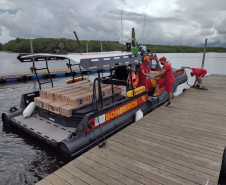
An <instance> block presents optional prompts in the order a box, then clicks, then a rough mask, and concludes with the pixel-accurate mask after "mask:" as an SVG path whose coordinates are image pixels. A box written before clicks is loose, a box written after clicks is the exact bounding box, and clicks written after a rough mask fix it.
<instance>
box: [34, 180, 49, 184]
mask: <svg viewBox="0 0 226 185" xmlns="http://www.w3.org/2000/svg"><path fill="white" fill-rule="evenodd" d="M36 185H51V183H50V182H48V181H47V180H46V179H42V180H40V181H39V182H37V183H36Z"/></svg>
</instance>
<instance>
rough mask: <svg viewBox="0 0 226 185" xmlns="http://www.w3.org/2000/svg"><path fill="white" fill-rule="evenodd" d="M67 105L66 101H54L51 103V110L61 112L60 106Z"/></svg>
mask: <svg viewBox="0 0 226 185" xmlns="http://www.w3.org/2000/svg"><path fill="white" fill-rule="evenodd" d="M64 105H66V103H64V102H60V101H54V102H51V103H49V111H51V112H55V113H57V114H60V107H62V106H64Z"/></svg>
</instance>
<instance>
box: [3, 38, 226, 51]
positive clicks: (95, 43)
mask: <svg viewBox="0 0 226 185" xmlns="http://www.w3.org/2000/svg"><path fill="white" fill-rule="evenodd" d="M80 42H81V46H82V48H83V50H84V52H87V45H88V52H99V51H101V44H102V51H120V50H122V49H123V50H126V45H122V44H121V43H119V42H117V41H100V40H89V41H87V40H81V41H80ZM61 43H63V45H64V50H66V51H67V52H79V51H80V49H79V45H78V43H77V41H76V40H75V39H65V38H36V39H32V45H33V51H34V53H43V52H44V53H50V52H51V51H53V50H55V49H60V48H59V45H60V44H61ZM145 46H146V48H147V50H150V51H151V52H153V53H200V52H203V48H202V47H190V46H169V45H152V44H145ZM0 50H2V51H8V52H16V53H30V52H31V48H30V39H24V38H17V39H15V40H11V41H9V42H8V43H5V44H2V43H0ZM206 51H207V52H226V48H224V47H207V49H206Z"/></svg>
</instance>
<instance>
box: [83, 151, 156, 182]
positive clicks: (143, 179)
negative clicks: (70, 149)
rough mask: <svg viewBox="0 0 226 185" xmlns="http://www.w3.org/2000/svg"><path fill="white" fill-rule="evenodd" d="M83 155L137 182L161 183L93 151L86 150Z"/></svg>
mask: <svg viewBox="0 0 226 185" xmlns="http://www.w3.org/2000/svg"><path fill="white" fill-rule="evenodd" d="M83 155H84V156H85V157H87V158H90V159H92V160H94V161H96V162H98V163H99V164H101V165H103V166H106V167H108V168H110V169H112V170H114V171H117V172H119V173H120V174H122V175H125V176H126V177H128V178H130V179H131V180H134V181H137V182H138V183H137V184H139V183H141V184H152V185H159V183H157V182H156V181H153V180H151V179H149V178H147V177H145V176H143V174H138V173H136V172H133V171H131V170H129V169H127V168H126V167H124V166H120V165H117V164H115V163H114V162H111V161H109V160H106V159H105V158H103V157H100V156H98V155H95V154H93V153H91V152H86V153H85V154H83Z"/></svg>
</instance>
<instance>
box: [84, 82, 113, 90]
mask: <svg viewBox="0 0 226 185" xmlns="http://www.w3.org/2000/svg"><path fill="white" fill-rule="evenodd" d="M107 86H109V84H103V83H101V88H104V87H107ZM86 89H87V90H88V91H92V90H93V82H92V83H90V86H87V87H86ZM96 89H98V83H97V82H96Z"/></svg>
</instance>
